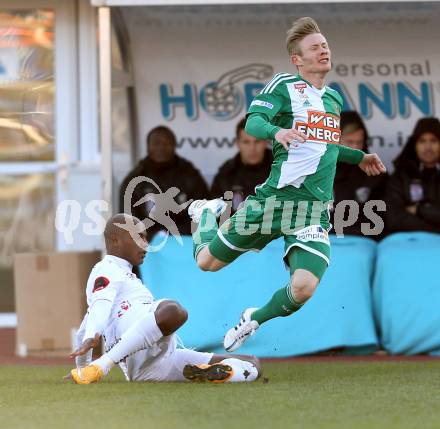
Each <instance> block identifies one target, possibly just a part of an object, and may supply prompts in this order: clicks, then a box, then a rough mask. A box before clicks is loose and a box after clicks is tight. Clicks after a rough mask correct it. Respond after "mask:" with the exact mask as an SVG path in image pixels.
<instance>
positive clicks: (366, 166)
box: [359, 153, 387, 176]
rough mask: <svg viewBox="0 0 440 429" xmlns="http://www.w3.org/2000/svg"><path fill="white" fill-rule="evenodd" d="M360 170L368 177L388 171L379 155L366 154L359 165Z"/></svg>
mask: <svg viewBox="0 0 440 429" xmlns="http://www.w3.org/2000/svg"><path fill="white" fill-rule="evenodd" d="M359 168H360V169H361V170H362V171H364V172H365V173H367V175H368V176H378V175H379V174H382V173H386V171H387V169H386V168H385V165H384V164H383V163H382V161H381V159H380V158H379V156H378V155H377V153H366V154H365V155H364V158H363V159H362V161H361V162H360V163H359Z"/></svg>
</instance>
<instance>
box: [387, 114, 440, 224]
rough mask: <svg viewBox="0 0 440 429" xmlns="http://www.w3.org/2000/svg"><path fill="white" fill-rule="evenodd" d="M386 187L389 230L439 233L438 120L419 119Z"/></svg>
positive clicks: (439, 130) (439, 132)
mask: <svg viewBox="0 0 440 429" xmlns="http://www.w3.org/2000/svg"><path fill="white" fill-rule="evenodd" d="M394 166H395V171H394V173H393V174H392V176H391V177H390V180H389V182H388V186H387V190H386V202H387V218H388V220H389V221H388V225H389V230H390V231H396V232H397V231H427V232H437V233H440V121H439V120H438V119H437V118H423V119H420V120H419V121H418V122H417V124H416V126H415V128H414V131H413V133H412V135H411V136H410V138H409V139H408V142H407V143H406V145H405V147H404V148H403V151H402V153H401V154H400V155H399V156H398V157H397V159H396V160H395V161H394Z"/></svg>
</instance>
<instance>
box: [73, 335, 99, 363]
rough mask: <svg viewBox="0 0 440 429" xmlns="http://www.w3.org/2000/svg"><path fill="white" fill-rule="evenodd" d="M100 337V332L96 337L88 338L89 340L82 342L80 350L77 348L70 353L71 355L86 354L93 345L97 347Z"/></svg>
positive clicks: (74, 356)
mask: <svg viewBox="0 0 440 429" xmlns="http://www.w3.org/2000/svg"><path fill="white" fill-rule="evenodd" d="M99 338H100V335H99V334H96V335H95V338H87V340H85V341H84V342H83V343H82V344H81V347H80V348H79V349H78V350H75V351H74V352H73V353H71V354H70V357H71V358H76V357H77V356H82V355H84V354H86V353H87V352H88V351H89V350H90V349H93V347H96V346H97V345H98V344H99Z"/></svg>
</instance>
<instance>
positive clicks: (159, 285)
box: [141, 237, 378, 357]
mask: <svg viewBox="0 0 440 429" xmlns="http://www.w3.org/2000/svg"><path fill="white" fill-rule="evenodd" d="M159 240H160V238H159V237H157V240H156V242H157V241H159ZM375 249H376V243H375V242H374V241H372V240H369V239H367V238H358V237H345V238H343V239H337V238H335V237H332V262H331V266H330V268H329V269H328V270H327V272H326V274H325V275H324V278H323V280H322V282H321V284H320V286H319V288H318V290H317V292H316V293H315V295H314V296H313V298H312V299H311V300H310V301H309V302H308V303H307V305H305V306H304V307H303V308H302V309H301V311H299V312H297V313H295V314H294V315H292V316H290V317H286V318H278V319H274V320H271V321H268V322H267V323H265V324H264V325H263V326H262V327H261V328H260V329H259V330H258V332H257V333H256V334H255V336H254V337H252V338H251V339H249V340H248V342H247V343H246V344H245V345H244V346H243V347H242V348H241V349H240V353H251V354H255V355H257V356H260V357H283V356H296V355H304V354H310V353H317V352H320V351H324V350H329V349H335V348H337V349H339V348H343V349H344V350H345V351H346V352H348V353H356V354H358V353H368V352H371V351H373V350H375V349H376V347H377V343H378V341H377V337H376V332H375V328H374V322H373V317H372V314H373V312H372V301H371V299H372V298H371V289H370V284H371V276H372V272H373V266H374V258H375ZM282 255H283V241H282V240H281V239H280V240H277V241H274V242H272V243H270V244H269V245H268V246H267V247H266V248H265V249H263V251H261V252H260V253H258V254H256V253H252V252H248V253H246V254H243V255H242V256H241V257H240V258H238V259H237V260H236V261H235V262H234V263H232V264H231V265H229V266H228V267H226V268H224V269H223V270H221V271H219V272H216V273H206V272H202V271H201V270H200V269H199V268H198V267H197V265H196V263H195V262H194V259H193V257H192V241H191V237H183V246H180V245H179V244H178V243H177V242H176V241H175V240H174V239H170V240H168V242H167V243H166V245H165V247H164V248H163V249H162V250H161V251H159V252H157V253H152V254H149V255H148V257H147V258H146V259H145V262H144V264H143V266H142V267H141V272H142V276H143V280H144V282H145V284H146V285H147V286H148V288H149V289H150V290H151V291H152V292H153V294H154V295H155V297H156V298H165V297H167V298H170V299H174V300H177V301H178V302H180V303H181V304H182V305H183V306H184V307H185V308H186V309H187V310H188V312H189V319H188V322H187V323H186V325H184V326H183V327H182V328H181V330H180V331H179V332H178V333H179V335H180V336H181V338H182V340H183V342H184V344H185V345H186V346H187V347H195V348H197V349H199V350H206V351H214V352H224V350H223V348H222V346H221V344H222V340H223V335H224V333H225V332H226V331H227V330H228V329H229V328H230V327H231V326H233V325H235V324H236V323H237V322H238V318H239V316H240V314H241V312H242V311H243V309H245V308H247V307H254V306H255V307H258V306H261V305H263V304H264V303H266V302H267V301H268V300H269V299H270V297H271V296H272V294H273V293H274V292H275V291H276V290H277V289H279V288H281V287H283V286H284V285H286V284H287V282H288V279H289V273H288V272H287V271H286V270H285V269H284V265H283V263H282Z"/></svg>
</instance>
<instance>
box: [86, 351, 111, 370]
mask: <svg viewBox="0 0 440 429" xmlns="http://www.w3.org/2000/svg"><path fill="white" fill-rule="evenodd" d="M114 364H115V363H114V362H113V361H112V360H111V359H110V358H109V357H108V356H107V353H105V354H103V355H102V356H101V357H100V358H98V359H96V360H94V361H93V362H92V363H91V364H90V365H98V366H99V367H100V368H101V369H102V370H103V371H104V375H107V374H108V373H109V372H110V370H111V369H112V368H113V365H114Z"/></svg>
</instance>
